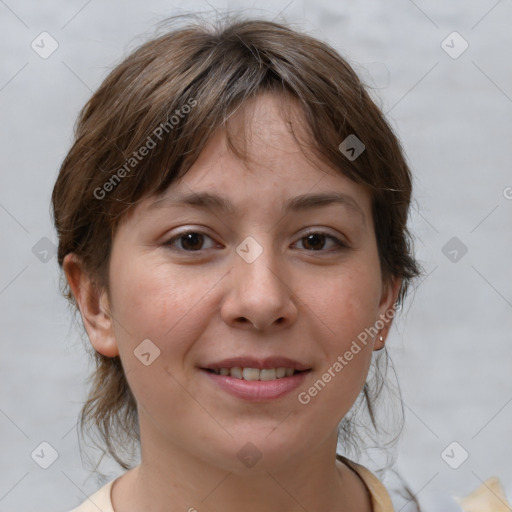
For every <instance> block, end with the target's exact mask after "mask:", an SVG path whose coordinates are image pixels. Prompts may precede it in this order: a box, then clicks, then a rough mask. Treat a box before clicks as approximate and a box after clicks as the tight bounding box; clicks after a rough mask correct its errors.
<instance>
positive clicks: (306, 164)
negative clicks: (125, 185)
mask: <svg viewBox="0 0 512 512" xmlns="http://www.w3.org/2000/svg"><path fill="white" fill-rule="evenodd" d="M283 107H284V108H283ZM304 123H305V120H304V116H303V114H302V111H301V110H300V108H299V107H298V105H297V104H296V103H294V102H293V101H292V100H289V99H288V100H287V99H286V98H284V97H278V96H276V95H271V94H265V95H259V96H257V97H256V98H254V99H253V100H251V101H249V102H247V103H246V104H244V106H243V107H242V108H240V109H239V110H238V111H236V112H235V113H234V114H233V115H232V116H231V117H230V118H229V120H228V122H227V123H226V126H224V127H223V128H220V129H218V130H217V131H216V132H215V133H214V135H213V136H212V137H211V138H210V139H209V140H208V141H207V143H206V144H205V146H204V148H203V150H202V151H201V153H200V155H199V157H198V159H197V160H196V161H195V162H194V164H193V165H192V167H191V168H190V169H189V170H188V171H187V172H186V173H185V174H184V175H183V176H181V177H180V178H179V179H178V180H177V181H175V182H173V183H172V184H171V185H170V186H169V187H168V189H167V190H166V191H165V192H164V193H163V194H162V195H159V196H156V197H151V198H149V200H147V201H145V204H146V206H147V207H148V208H149V209H150V210H153V209H155V208H158V207H159V206H166V205H172V204H176V203H177V202H178V201H180V202H181V204H182V205H190V206H203V207H207V208H210V209H218V210H223V211H224V213H226V214H228V213H231V214H237V215H238V214H243V213H245V212H246V211H247V210H249V209H253V208H258V209H262V208H265V209H268V208H269V206H270V205H273V207H274V208H275V207H276V206H281V207H282V210H284V209H286V208H287V207H288V208H289V209H291V210H293V209H294V208H295V210H297V211H298V210H300V209H301V207H304V206H306V207H308V206H309V207H311V206H313V205H314V204H324V205H327V204H335V203H337V204H340V205H342V206H344V207H345V208H346V209H347V210H350V211H351V212H352V213H358V214H359V215H360V216H361V217H362V218H363V221H364V220H365V217H366V216H367V214H368V212H369V208H370V196H369V193H368V191H367V190H366V189H365V188H364V187H363V186H362V185H360V184H357V183H355V182H354V181H352V180H350V179H349V178H347V177H346V176H344V175H343V174H342V172H341V170H339V169H333V168H331V167H329V166H328V165H327V164H325V163H323V162H320V161H319V160H318V159H317V158H315V157H314V156H313V153H312V151H311V143H310V141H309V139H308V132H307V128H306V127H305V124H304ZM233 149H235V150H234V151H233ZM240 153H243V157H241V154H240ZM313 196H315V197H313ZM327 196H329V197H327ZM302 209H304V208H302ZM358 210H359V212H358ZM361 214H362V215H361Z"/></svg>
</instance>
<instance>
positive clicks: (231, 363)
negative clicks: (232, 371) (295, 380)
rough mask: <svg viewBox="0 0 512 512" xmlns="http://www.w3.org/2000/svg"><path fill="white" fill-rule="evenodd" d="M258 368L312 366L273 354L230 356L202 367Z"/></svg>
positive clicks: (213, 368)
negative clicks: (259, 357) (262, 356)
mask: <svg viewBox="0 0 512 512" xmlns="http://www.w3.org/2000/svg"><path fill="white" fill-rule="evenodd" d="M235 367H238V368H257V369H258V370H263V369H265V368H293V369H294V370H297V371H304V370H310V369H311V367H310V366H306V365H305V364H302V363H299V362H298V361H294V360H293V359H290V358H288V357H282V356H272V357H265V358H262V359H258V358H255V357H251V356H244V357H230V358H228V359H223V360H222V361H217V362H215V363H211V364H208V365H206V366H203V367H202V368H203V369H205V370H220V369H221V368H235Z"/></svg>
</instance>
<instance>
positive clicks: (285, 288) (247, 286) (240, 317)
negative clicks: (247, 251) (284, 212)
mask: <svg viewBox="0 0 512 512" xmlns="http://www.w3.org/2000/svg"><path fill="white" fill-rule="evenodd" d="M291 284H292V283H291V276H290V275H289V272H286V270H285V268H284V264H283V263H282V262H277V261H276V257H275V255H274V252H273V251H272V250H270V249H267V248H265V249H264V250H263V252H262V253H261V254H260V255H259V256H258V258H257V259H256V260H255V261H252V262H251V263H248V262H247V261H246V260H244V259H243V258H242V257H240V256H239V255H238V254H235V256H234V263H233V268H232V270H231V272H230V275H229V277H228V279H227V286H228V292H227V294H226V297H225V299H224V301H223V303H222V306H221V316H222V318H223V320H224V322H226V323H227V324H228V325H229V326H230V327H237V328H247V329H256V330H260V331H263V330H272V329H276V328H285V327H287V326H288V327H289V326H290V325H292V324H293V323H294V322H295V320H296V318H297V314H298V310H297V306H296V296H295V295H294V293H293V291H292V289H291Z"/></svg>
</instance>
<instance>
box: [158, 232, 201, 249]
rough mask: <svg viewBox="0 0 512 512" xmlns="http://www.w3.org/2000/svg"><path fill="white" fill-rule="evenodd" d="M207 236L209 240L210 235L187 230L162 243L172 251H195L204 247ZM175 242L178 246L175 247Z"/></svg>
mask: <svg viewBox="0 0 512 512" xmlns="http://www.w3.org/2000/svg"><path fill="white" fill-rule="evenodd" d="M207 238H209V239H210V240H211V237H209V236H208V235H205V234H204V233H199V232H197V231H187V232H185V233H180V234H179V235H176V236H174V237H172V238H171V239H170V240H168V241H167V242H165V244H164V245H166V246H169V247H171V249H172V250H173V251H185V252H197V251H201V250H203V249H205V247H203V245H204V242H205V239H207ZM176 243H177V244H178V247H176Z"/></svg>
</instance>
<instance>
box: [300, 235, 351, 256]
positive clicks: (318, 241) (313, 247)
mask: <svg viewBox="0 0 512 512" xmlns="http://www.w3.org/2000/svg"><path fill="white" fill-rule="evenodd" d="M326 240H331V243H332V244H334V247H335V250H336V248H338V250H339V249H342V248H347V247H348V246H347V244H345V243H343V242H342V241H341V240H339V239H338V238H336V237H335V236H332V235H329V234H327V233H323V232H322V231H312V232H310V233H307V234H306V235H304V236H303V237H302V238H301V239H300V240H299V242H301V241H305V243H303V245H304V246H305V248H306V250H308V252H311V251H321V250H322V249H323V248H324V247H325V242H326ZM323 252H327V251H323Z"/></svg>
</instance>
